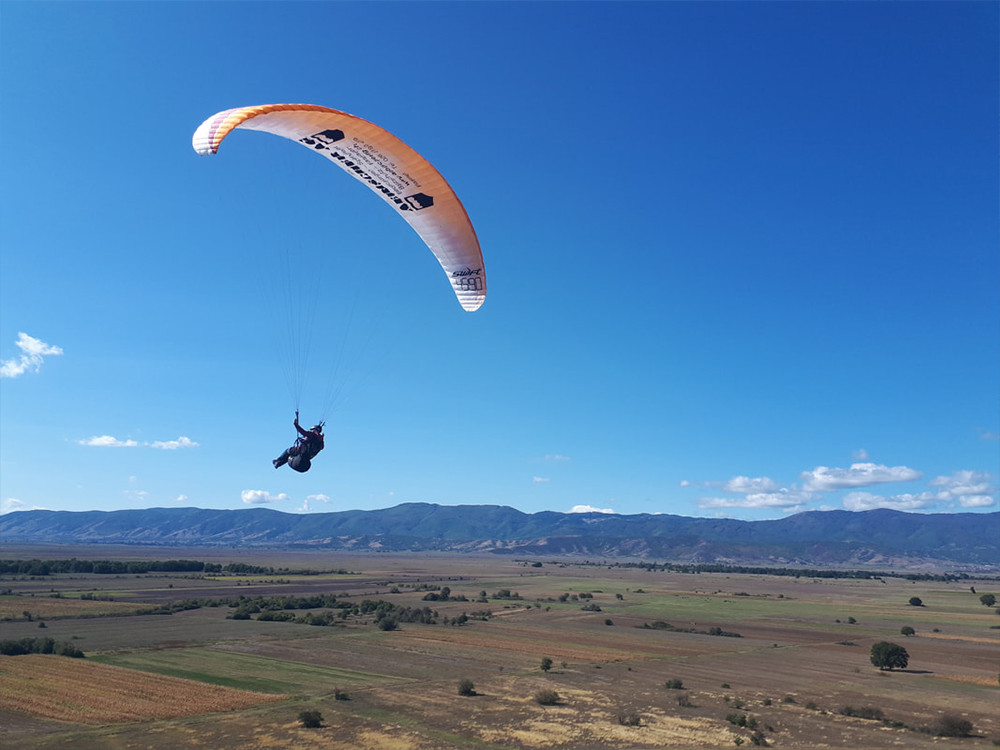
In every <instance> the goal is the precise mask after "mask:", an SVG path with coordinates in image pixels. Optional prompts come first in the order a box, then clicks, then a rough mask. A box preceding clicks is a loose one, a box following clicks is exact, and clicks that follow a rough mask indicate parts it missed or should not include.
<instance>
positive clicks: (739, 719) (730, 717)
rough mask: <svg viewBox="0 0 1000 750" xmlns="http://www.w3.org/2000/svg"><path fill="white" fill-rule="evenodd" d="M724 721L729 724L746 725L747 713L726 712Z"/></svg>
mask: <svg viewBox="0 0 1000 750" xmlns="http://www.w3.org/2000/svg"><path fill="white" fill-rule="evenodd" d="M726 721H728V722H729V723H730V724H735V725H736V726H738V727H745V726H746V725H747V715H746V714H727V715H726Z"/></svg>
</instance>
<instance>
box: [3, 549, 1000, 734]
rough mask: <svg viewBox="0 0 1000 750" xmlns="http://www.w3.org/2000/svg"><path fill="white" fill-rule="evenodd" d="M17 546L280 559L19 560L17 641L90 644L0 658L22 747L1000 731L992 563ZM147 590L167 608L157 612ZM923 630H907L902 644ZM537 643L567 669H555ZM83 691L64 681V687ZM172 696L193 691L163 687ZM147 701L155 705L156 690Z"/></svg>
mask: <svg viewBox="0 0 1000 750" xmlns="http://www.w3.org/2000/svg"><path fill="white" fill-rule="evenodd" d="M5 552H6V556H7V557H19V558H21V559H31V558H39V559H46V560H53V559H61V558H66V559H68V558H70V557H76V558H78V559H93V560H97V559H102V560H106V559H111V558H116V559H133V560H154V559H156V560H165V559H172V558H176V557H178V556H179V554H180V553H183V557H184V558H185V559H189V560H190V559H194V560H206V561H208V560H211V561H214V562H241V563H247V564H253V565H258V566H263V567H266V568H268V569H270V568H274V569H276V570H274V571H273V572H272V571H271V570H263V571H262V572H260V573H259V574H253V573H247V572H245V571H242V572H240V573H238V574H235V573H234V574H233V575H226V574H216V573H213V574H212V575H201V574H198V573H191V572H186V573H180V572H177V573H164V572H150V573H144V574H138V575H106V574H93V573H72V574H63V573H59V574H51V575H47V576H34V577H32V576H27V575H22V576H11V575H7V576H4V577H3V579H2V580H0V589H2V590H3V591H4V592H6V593H5V594H4V595H3V596H2V597H0V604H2V609H0V613H2V614H3V615H4V616H6V617H7V618H8V619H7V620H6V621H3V622H0V628H2V633H0V637H2V638H3V639H23V638H35V639H37V638H41V637H43V636H44V637H46V638H52V639H54V640H55V641H57V642H61V641H68V642H71V643H73V644H74V645H75V646H76V647H78V648H80V649H82V650H83V651H84V653H85V654H86V658H85V659H70V658H67V657H62V656H52V655H24V656H0V685H3V688H2V689H3V692H2V693H0V697H2V701H0V745H3V746H12V747H13V746H17V747H19V748H25V749H26V750H30V749H31V748H35V749H38V750H40V749H42V748H57V747H58V748H67V747H79V748H128V747H143V748H151V750H159V749H161V748H163V749H166V748H189V747H190V748H193V747H212V748H219V749H220V750H223V749H225V748H251V749H252V748H262V749H263V748H297V747H303V746H310V747H316V748H361V749H362V750H363V749H364V748H373V749H375V748H379V749H386V750H394V749H395V748H401V749H402V748H412V749H413V750H425V749H430V748H531V747H545V748H566V749H567V750H569V749H573V748H664V747H676V748H715V747H736V746H738V745H740V744H746V745H748V746H750V745H752V744H754V743H762V742H766V743H767V744H768V745H769V746H772V747H796V748H820V747H845V748H846V747H850V748H859V747H871V748H883V747H884V748H889V747H907V748H923V747H927V748H930V747H943V746H948V747H953V746H954V747H968V748H986V747H993V746H994V741H1000V721H998V712H997V711H996V706H997V704H998V703H1000V685H998V672H1000V628H997V627H996V626H998V625H1000V617H998V616H997V613H996V612H995V611H994V608H991V607H986V606H983V604H982V603H981V602H980V600H979V596H978V595H977V594H976V593H974V592H979V593H984V592H994V593H997V594H1000V582H998V581H997V580H985V579H970V578H968V577H965V578H961V579H946V578H944V577H938V579H936V580H935V579H927V580H907V579H906V578H903V577H899V576H893V575H885V576H880V577H874V578H832V577H821V576H809V575H800V576H788V575H785V576H779V575H769V574H762V573H753V574H750V573H736V572H713V573H705V572H702V573H683V572H676V571H666V570H650V569H646V568H642V567H635V566H624V565H616V564H614V563H603V564H585V561H581V560H574V559H554V560H544V559H543V560H540V561H539V562H536V561H518V560H513V559H509V558H504V557H486V556H481V557H477V556H449V555H420V556H417V555H403V554H394V555H378V554H371V555H364V554H353V555H343V554H328V553H322V552H312V553H306V552H295V553H288V552H279V551H275V552H252V553H250V552H241V551H239V550H198V549H186V550H181V551H180V552H179V551H178V550H177V549H173V548H171V549H167V550H158V549H153V548H142V549H135V548H124V547H121V548H114V547H107V546H102V547H100V548H91V549H87V548H74V549H72V550H54V549H38V548H33V549H25V550H17V549H16V548H15V549H13V550H11V549H8V550H5ZM277 569H281V570H277ZM289 569H309V570H310V573H311V574H309V575H302V574H296V573H294V572H289ZM338 571H339V572H338ZM347 571H351V572H349V573H348V572H347ZM444 587H446V588H447V589H448V590H449V591H447V592H446V591H445V588H444ZM84 594H85V595H87V597H88V598H81V596H82V595H84ZM442 594H448V596H447V597H446V598H443V597H442ZM101 597H106V598H108V599H112V600H113V601H102V600H101ZM435 597H436V598H435ZM912 597H919V598H920V599H921V603H922V606H913V605H911V604H910V603H909V601H910V599H911V598H912ZM182 602H187V604H185V605H184V606H183V607H182V606H181V605H180V603H182ZM109 605H114V606H109ZM174 605H176V606H174ZM154 606H156V607H160V609H159V610H158V611H160V612H162V614H142V612H144V611H149V609H150V608H152V607H154ZM463 615H465V616H464V617H463ZM29 616H30V617H29ZM421 619H422V620H423V621H420V620H421ZM387 620H392V623H391V626H390V625H387ZM904 626H909V627H912V628H913V630H914V631H915V632H914V634H913V635H910V636H904V635H902V634H901V632H900V630H901V628H903V627H904ZM882 640H888V641H891V642H893V643H897V644H899V645H902V646H904V647H905V648H906V650H907V652H908V654H909V664H908V666H907V667H906V668H905V669H901V670H900V669H897V670H892V671H880V670H878V669H876V668H875V667H874V666H873V665H872V664H871V662H870V659H869V654H870V649H871V645H872V644H873V643H875V642H877V641H882ZM543 659H549V660H551V668H550V669H548V670H547V671H543V670H542V669H541V668H540V667H541V664H542V661H543ZM42 665H44V668H43V667H42ZM103 670H110V671H103ZM126 678H127V679H126ZM462 679H465V680H469V681H471V682H472V683H473V685H474V690H473V694H472V695H459V692H458V689H457V687H458V682H459V680H462ZM674 681H676V682H679V683H681V684H680V686H678V685H677V684H676V682H674ZM117 684H122V685H131V686H133V687H131V688H130V689H129V690H127V691H126V692H127V693H128V695H129V696H130V700H129V701H127V702H123V701H120V702H122V705H123V706H125V705H127V709H126V708H122V709H121V710H120V711H119V712H118V713H115V711H113V710H110V709H108V710H105V708H101V707H102V706H107V705H110V704H112V703H114V701H110V703H109V700H110V699H109V697H108V696H109V692H108V691H109V690H112V689H113V688H114V686H115V685H117ZM668 684H673V686H672V687H669V686H668ZM66 685H73V690H72V691H71V693H70V694H65V692H60V691H61V690H62V691H64V690H65V686H66ZM164 686H168V687H164ZM169 686H172V687H169ZM199 690H202V691H205V692H204V693H198V691H199ZM543 690H549V691H555V692H556V693H557V695H558V699H557V700H556V702H555V703H554V704H552V705H542V704H540V703H539V702H538V701H537V700H536V694H538V693H539V691H543ZM157 691H165V692H163V693H161V692H157ZM166 694H170V696H171V699H173V698H174V697H179V696H188V699H187V700H181V701H179V703H171V702H170V701H169V700H167V699H166V698H162V697H156V696H161V695H166ZM145 696H152V697H151V698H150V700H149V701H148V702H146V703H143V699H144V697H145ZM227 701H228V702H227ZM178 705H182V706H183V710H180V709H179V708H178V707H177V706H178ZM170 706H174V707H173V708H170ZM306 709H309V710H316V711H319V712H320V713H321V714H322V717H323V726H322V727H320V728H316V729H307V728H306V727H304V726H302V724H301V723H300V722H299V721H298V715H299V713H300V712H301V711H303V710H306ZM858 709H864V710H863V711H859V710H858ZM102 711H106V712H104V713H102ZM859 713H860V714H861V715H858V714H859ZM849 714H854V715H849ZM862 715H864V716H869V717H872V716H874V717H875V718H862ZM942 718H950V719H952V720H959V721H966V722H969V723H970V724H971V731H970V732H969V734H970V735H971V736H968V737H962V738H951V739H943V738H941V737H936V736H935V731H938V729H939V725H940V722H941V719H942Z"/></svg>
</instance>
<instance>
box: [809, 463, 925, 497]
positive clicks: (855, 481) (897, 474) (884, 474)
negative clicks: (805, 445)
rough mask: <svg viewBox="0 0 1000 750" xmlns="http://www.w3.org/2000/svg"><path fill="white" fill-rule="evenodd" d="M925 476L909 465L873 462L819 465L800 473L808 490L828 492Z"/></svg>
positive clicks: (909, 480)
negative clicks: (887, 464) (846, 465)
mask: <svg viewBox="0 0 1000 750" xmlns="http://www.w3.org/2000/svg"><path fill="white" fill-rule="evenodd" d="M921 477H923V473H922V472H919V471H917V470H916V469H911V468H909V467H907V466H883V465H881V464H873V463H857V464H851V467H850V468H849V469H833V468H829V467H827V466H817V467H816V468H815V469H813V470H812V471H804V472H802V474H801V475H800V479H802V480H803V485H802V486H803V487H804V488H805V489H807V490H815V491H817V492H826V491H829V490H845V489H853V488H856V487H870V486H871V485H873V484H882V483H884V482H912V481H915V480H917V479H920V478H921Z"/></svg>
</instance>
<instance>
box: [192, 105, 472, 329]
mask: <svg viewBox="0 0 1000 750" xmlns="http://www.w3.org/2000/svg"><path fill="white" fill-rule="evenodd" d="M235 129H244V130H258V131H262V132H265V133H271V134H273V135H278V136H282V137H283V138H287V139H289V140H291V141H295V142H296V143H299V144H301V145H303V146H305V147H306V148H308V149H310V150H312V151H314V152H315V153H317V154H320V155H321V156H324V157H325V158H327V159H329V160H330V161H331V162H333V163H334V164H336V165H337V166H338V167H340V168H341V169H343V170H344V171H345V172H347V173H348V174H349V175H351V176H352V177H354V178H355V179H356V180H358V181H359V182H362V183H364V184H365V185H367V186H368V188H369V189H370V190H371V191H372V192H374V193H375V194H376V195H378V196H379V197H380V198H382V200H384V201H385V202H386V203H388V204H389V205H390V206H392V208H393V209H394V210H395V211H396V212H397V213H398V214H399V215H400V216H401V217H402V218H403V219H404V220H405V221H406V222H407V223H408V224H409V225H410V226H411V227H413V229H414V230H416V232H417V234H418V235H420V238H421V239H422V240H423V241H424V242H425V243H426V244H427V247H428V248H430V250H431V252H432V253H434V256H435V257H436V258H437V260H438V262H439V263H440V264H441V268H442V269H444V272H445V274H446V275H447V277H448V280H449V282H451V286H452V289H454V291H455V296H456V297H458V301H459V303H460V304H461V305H462V307H463V309H465V310H468V311H469V312H472V311H475V310H478V309H479V308H480V307H481V306H482V304H483V302H484V301H485V299H486V269H485V268H484V265H483V254H482V251H481V250H480V248H479V240H478V239H477V237H476V231H475V229H473V227H472V222H471V221H469V216H468V214H466V212H465V208H464V207H463V206H462V202H461V201H460V200H459V199H458V196H457V195H456V194H455V191H454V190H452V188H451V186H450V185H449V184H448V183H447V182H446V181H445V179H444V177H442V176H441V173H440V172H438V171H437V170H436V169H435V168H434V167H433V166H432V165H431V163H430V162H428V161H427V160H426V159H425V158H424V157H422V156H421V155H420V154H418V153H417V152H416V151H414V150H413V149H412V148H410V147H409V146H408V145H406V144H405V143H404V142H403V141H401V140H400V139H399V138H397V137H396V136H394V135H392V134H391V133H389V132H388V131H386V130H384V129H383V128H380V127H379V126H378V125H375V124H374V123H371V122H368V121H367V120H363V119H361V118H360V117H355V116H354V115H349V114H347V113H346V112H340V111H339V110H336V109H329V108H327V107H320V106H317V105H314V104H264V105H260V106H255V107H237V108H235V109H227V110H225V111H223V112H219V113H218V114H215V115H212V116H211V117H209V118H208V119H207V120H205V122H203V123H202V124H201V125H200V126H199V127H198V129H197V130H196V131H195V133H194V136H193V138H192V139H191V144H192V146H193V147H194V150H195V151H197V152H198V153H199V154H214V153H216V152H217V151H218V150H219V146H220V145H221V144H222V141H223V139H225V137H226V136H227V135H229V134H230V133H231V132H232V131H233V130H235ZM375 260H377V261H378V262H379V263H385V262H386V259H385V258H378V259H373V261H375ZM389 262H391V260H390V261H389ZM380 270H381V268H380ZM372 282H373V283H372V286H373V287H374V286H375V285H376V284H377V292H378V293H379V294H385V293H386V292H385V276H384V274H381V273H380V274H378V275H377V278H373V279H372Z"/></svg>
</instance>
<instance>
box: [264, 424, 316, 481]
mask: <svg viewBox="0 0 1000 750" xmlns="http://www.w3.org/2000/svg"><path fill="white" fill-rule="evenodd" d="M292 424H294V425H295V431H296V432H298V433H299V436H298V438H296V440H295V443H294V445H292V447H291V448H288V449H287V450H285V451H284V453H282V454H281V455H280V456H278V457H277V458H276V459H274V460H273V461H272V462H271V463H273V464H274V468H275V469H280V468H281V467H282V466H284V465H285V464H288V465H289V466H290V467H292V468H293V469H295V471H297V472H299V473H300V474H305V473H306V472H307V471H309V467H310V466H312V460H313V459H314V458H316V456H317V455H318V454H319V452H320V451H321V450H323V423H322V422H320V423H319V424H318V425H316V426H314V427H313V428H312V429H310V430H306V429H303V428H302V427H301V426H300V425H299V413H298V412H295V421H294V422H292Z"/></svg>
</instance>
